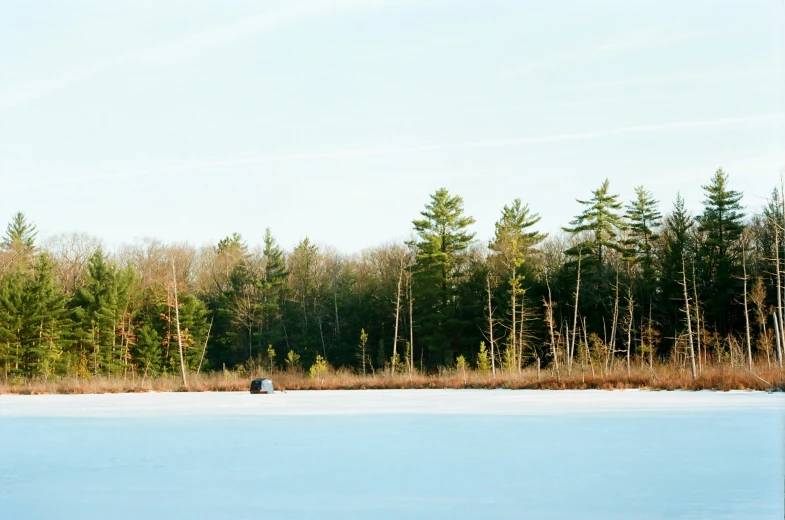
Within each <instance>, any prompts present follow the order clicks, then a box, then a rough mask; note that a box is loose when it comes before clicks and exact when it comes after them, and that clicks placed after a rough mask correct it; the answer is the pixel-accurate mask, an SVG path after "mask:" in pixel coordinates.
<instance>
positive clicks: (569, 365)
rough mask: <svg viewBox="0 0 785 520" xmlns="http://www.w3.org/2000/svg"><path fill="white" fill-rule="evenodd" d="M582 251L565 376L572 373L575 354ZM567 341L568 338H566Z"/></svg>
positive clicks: (579, 260)
mask: <svg viewBox="0 0 785 520" xmlns="http://www.w3.org/2000/svg"><path fill="white" fill-rule="evenodd" d="M582 253H583V252H582V251H578V280H577V282H576V284H575V313H574V314H573V317H572V341H571V342H569V343H570V346H569V348H568V349H567V350H568V356H567V375H570V373H571V372H572V355H573V353H574V352H575V333H576V332H577V329H578V302H579V301H580V300H579V296H580V292H581V258H582V256H583V255H582ZM567 339H568V341H569V338H567Z"/></svg>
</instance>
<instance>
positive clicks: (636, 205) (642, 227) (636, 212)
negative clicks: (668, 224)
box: [625, 186, 662, 277]
mask: <svg viewBox="0 0 785 520" xmlns="http://www.w3.org/2000/svg"><path fill="white" fill-rule="evenodd" d="M635 196H636V198H635V200H633V201H632V202H631V203H630V204H628V205H627V213H626V217H627V220H628V222H629V226H628V228H629V235H628V239H627V240H625V245H626V246H627V247H628V249H627V256H628V259H629V260H630V261H631V262H633V263H634V264H638V265H640V267H641V269H642V271H643V275H644V277H650V275H651V270H652V265H653V256H652V248H653V245H654V243H655V242H656V241H657V239H659V235H658V234H657V229H658V228H659V227H660V223H661V222H660V220H661V218H662V215H661V214H660V212H659V210H658V209H657V204H658V203H657V201H656V200H655V199H654V197H653V196H652V194H651V192H649V191H647V190H645V189H644V188H643V186H638V187H637V188H635Z"/></svg>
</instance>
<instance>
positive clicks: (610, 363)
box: [605, 272, 619, 374]
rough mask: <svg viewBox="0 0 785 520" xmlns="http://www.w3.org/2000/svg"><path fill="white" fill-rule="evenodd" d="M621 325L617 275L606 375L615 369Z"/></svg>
mask: <svg viewBox="0 0 785 520" xmlns="http://www.w3.org/2000/svg"><path fill="white" fill-rule="evenodd" d="M618 323H619V273H618V272H617V273H616V291H615V295H614V298H613V323H612V324H611V341H610V345H608V357H607V358H606V359H605V373H606V374H607V373H608V371H609V370H610V369H612V368H613V359H614V357H615V356H616V325H617V324H618Z"/></svg>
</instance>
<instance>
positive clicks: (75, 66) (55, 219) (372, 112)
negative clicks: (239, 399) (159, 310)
mask: <svg viewBox="0 0 785 520" xmlns="http://www.w3.org/2000/svg"><path fill="white" fill-rule="evenodd" d="M718 167H723V168H724V169H725V170H726V171H728V172H729V173H730V175H731V180H732V183H733V185H734V187H736V188H737V189H740V190H743V191H744V192H745V203H746V205H747V206H748V207H751V208H755V209H757V208H758V207H759V206H760V205H761V204H763V202H764V201H763V198H765V197H766V196H767V195H768V194H769V193H770V191H771V189H772V187H773V186H774V185H775V184H776V183H777V182H778V179H779V172H780V170H781V169H783V168H785V2H783V1H782V0H758V1H742V0H738V1H717V0H711V1H697V0H694V1H686V2H685V1H663V0H657V1H650V2H648V1H635V2H630V1H602V2H600V1H593V2H583V1H580V2H577V1H545V0H540V1H536V2H534V1H531V2H526V1H492V0H476V1H465V0H443V1H413V0H409V1H406V0H380V1H371V0H335V1H328V0H324V1H313V2H308V1H300V0H288V1H280V2H273V1H265V2H261V1H231V2H226V1H220V2H219V1H215V2H205V1H194V0H180V1H168V2H167V1H161V0H149V1H134V2H131V1H112V2H104V1H92V2H91V1H75V0H74V1H43V0H36V1H22V0H19V1H14V0H4V1H2V2H0V181H2V189H1V190H0V218H1V219H4V220H7V219H9V218H10V216H11V214H12V213H13V212H15V211H17V210H21V211H24V212H25V213H27V214H28V216H29V217H30V218H31V219H32V220H33V221H35V222H36V223H37V225H38V227H39V229H40V231H41V233H42V235H44V236H50V235H53V234H56V233H60V232H70V231H83V232H87V233H89V234H92V235H96V236H98V237H100V238H102V239H104V240H105V241H106V242H107V243H108V244H109V245H110V246H111V245H116V244H119V243H121V242H131V241H134V240H135V239H138V238H142V237H157V238H160V239H163V240H166V241H189V242H191V243H193V244H196V245H201V244H204V243H212V242H214V241H217V240H218V239H220V238H221V237H223V236H225V235H228V234H230V233H232V232H234V231H237V232H240V233H242V234H243V235H244V236H245V237H246V238H247V239H248V240H249V242H251V243H258V242H260V241H261V236H262V234H263V231H264V228H265V227H266V226H270V227H271V228H272V229H273V232H274V234H275V235H276V236H277V237H278V238H279V239H280V241H281V242H282V244H283V245H284V246H286V247H291V246H293V245H294V244H295V243H296V242H297V241H299V240H300V239H301V238H303V237H305V236H306V235H308V236H309V237H310V238H311V239H312V240H315V241H317V242H319V243H324V244H330V245H334V246H336V247H338V248H339V249H340V250H343V251H346V252H352V251H358V250H360V249H362V248H364V247H366V246H371V245H376V244H378V243H380V242H384V241H388V240H393V239H399V238H405V237H408V236H409V234H410V230H411V220H412V219H413V218H416V217H417V216H418V212H419V211H420V209H421V208H422V207H423V205H424V204H425V203H426V202H427V201H428V195H429V193H431V192H433V191H434V190H435V189H437V188H439V187H441V186H445V187H447V188H448V189H449V190H450V191H452V192H454V193H456V194H459V195H461V196H463V198H464V200H465V206H466V210H467V212H468V213H469V214H471V215H472V216H474V217H475V218H476V219H477V223H476V225H475V226H474V230H475V231H476V232H477V234H478V238H481V239H483V240H486V239H487V238H489V237H490V236H491V234H492V230H493V222H494V221H495V220H496V219H497V218H498V214H499V211H500V209H501V207H502V206H503V205H504V204H505V203H508V202H510V201H511V200H512V199H513V198H515V197H520V198H521V199H522V200H523V201H524V202H527V203H529V204H530V205H531V207H532V209H534V210H535V211H537V212H539V213H540V214H541V215H542V217H543V220H542V229H543V230H544V231H556V230H558V229H559V227H560V226H562V225H566V224H567V222H568V221H569V220H570V219H571V218H572V216H573V215H575V214H576V213H577V212H578V211H579V208H578V205H577V203H576V202H575V199H576V198H587V197H588V196H589V191H590V190H591V189H593V188H596V187H597V186H598V185H599V184H600V183H601V182H602V180H603V179H604V178H605V177H608V178H609V179H610V180H611V186H612V188H613V190H614V191H615V192H617V193H619V194H621V195H622V197H623V198H624V199H625V200H627V199H629V198H630V197H631V196H632V192H633V187H634V186H636V185H638V184H643V185H645V186H646V187H647V188H649V189H650V190H651V191H653V192H654V194H655V195H656V196H657V197H658V198H659V199H661V200H662V209H663V210H664V211H666V210H668V209H670V206H671V202H672V200H673V198H674V197H675V194H676V192H677V190H681V192H682V194H683V195H684V197H685V198H686V199H687V202H688V205H689V206H690V207H691V208H692V209H694V210H697V209H699V207H700V201H701V200H702V193H701V188H700V186H701V184H705V183H706V182H707V181H708V179H709V177H710V176H711V175H712V173H713V172H714V170H716V169H717V168H718Z"/></svg>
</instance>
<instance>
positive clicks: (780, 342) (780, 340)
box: [771, 312, 783, 368]
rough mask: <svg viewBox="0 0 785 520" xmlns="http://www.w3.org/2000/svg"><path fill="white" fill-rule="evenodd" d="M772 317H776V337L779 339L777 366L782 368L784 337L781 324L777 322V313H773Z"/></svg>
mask: <svg viewBox="0 0 785 520" xmlns="http://www.w3.org/2000/svg"><path fill="white" fill-rule="evenodd" d="M771 315H772V316H773V317H774V335H775V337H776V338H777V364H778V365H779V367H780V368H782V339H783V338H782V335H781V334H780V323H779V321H778V320H777V313H776V312H773V313H771Z"/></svg>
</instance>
